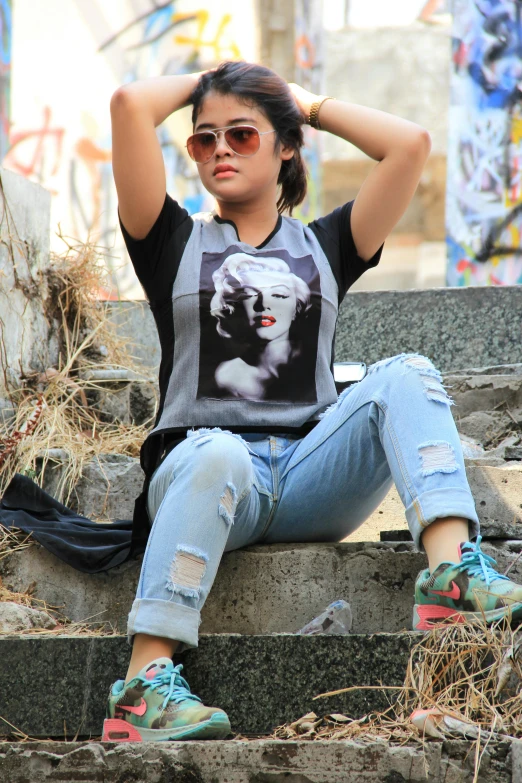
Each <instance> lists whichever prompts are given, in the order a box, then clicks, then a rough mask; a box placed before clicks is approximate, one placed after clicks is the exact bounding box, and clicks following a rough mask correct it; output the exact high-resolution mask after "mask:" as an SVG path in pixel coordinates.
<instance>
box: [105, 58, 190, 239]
mask: <svg viewBox="0 0 522 783" xmlns="http://www.w3.org/2000/svg"><path fill="white" fill-rule="evenodd" d="M200 76H201V74H200V73H191V74H185V75H183V76H159V77H157V78H154V79H144V80H143V81H137V82H131V83H130V84H126V85H124V86H123V87H119V88H118V89H117V90H116V92H115V93H114V95H113V96H112V99H111V120H112V168H113V172H114V180H115V182H116V190H117V192H118V209H119V213H120V217H121V220H122V222H123V225H124V226H125V228H126V229H127V231H128V232H129V234H130V235H131V236H132V237H133V238H134V239H143V237H145V236H146V235H147V234H148V232H149V231H150V229H151V228H152V226H153V225H154V222H155V221H156V218H157V217H158V215H159V213H160V212H161V208H162V206H163V202H164V201H165V192H166V180H165V164H164V162H163V155H162V152H161V146H160V143H159V141H158V137H157V135H156V130H155V129H156V126H158V125H160V124H161V123H162V122H163V120H165V119H166V118H167V117H168V116H169V115H170V114H172V112H174V111H176V110H177V109H180V108H181V107H182V106H186V105H187V104H188V101H189V97H190V94H191V92H192V90H193V89H194V87H195V86H196V84H197V81H198V79H199V77H200Z"/></svg>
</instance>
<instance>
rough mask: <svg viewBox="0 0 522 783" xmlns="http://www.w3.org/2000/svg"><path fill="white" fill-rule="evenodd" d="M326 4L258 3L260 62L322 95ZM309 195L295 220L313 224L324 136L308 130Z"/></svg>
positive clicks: (317, 0) (303, 0) (314, 0)
mask: <svg viewBox="0 0 522 783" xmlns="http://www.w3.org/2000/svg"><path fill="white" fill-rule="evenodd" d="M322 5H323V4H322V0H285V2H281V0H257V1H256V12H257V19H258V26H259V29H260V45H259V53H260V57H259V62H261V63H262V64H263V65H266V66H268V68H272V69H273V70H274V71H276V73H278V74H279V75H280V76H282V77H283V79H286V80H287V81H289V82H296V83H297V84H300V85H301V87H304V88H305V89H306V90H310V91H311V92H315V93H318V94H321V93H322V92H323V90H324V87H323V79H324V67H323V38H324V33H323V16H322V10H323V9H322ZM304 134H305V148H304V154H303V157H304V160H305V163H306V166H307V168H308V175H309V176H308V195H307V198H306V200H305V201H304V202H303V204H301V205H300V207H299V208H298V209H296V210H294V217H297V218H300V219H301V220H303V221H305V222H306V221H310V220H313V219H314V218H315V217H318V216H319V215H320V214H321V166H320V161H321V139H322V134H321V132H320V131H316V130H314V129H313V128H310V127H309V126H305V127H304Z"/></svg>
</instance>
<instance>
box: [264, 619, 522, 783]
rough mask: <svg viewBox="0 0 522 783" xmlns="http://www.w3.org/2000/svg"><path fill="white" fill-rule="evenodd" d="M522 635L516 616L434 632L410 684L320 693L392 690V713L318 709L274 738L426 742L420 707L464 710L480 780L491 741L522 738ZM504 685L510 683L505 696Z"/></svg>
mask: <svg viewBox="0 0 522 783" xmlns="http://www.w3.org/2000/svg"><path fill="white" fill-rule="evenodd" d="M521 633H522V631H513V630H512V628H511V626H510V622H509V618H507V619H504V620H502V621H500V622H498V623H496V624H494V625H491V626H488V625H486V623H485V622H483V621H477V622H474V623H469V624H455V625H450V626H448V627H444V628H439V629H435V630H432V631H430V632H429V633H427V634H425V635H424V636H423V638H422V639H421V641H420V642H418V643H417V644H416V645H415V646H414V647H413V648H412V651H411V654H410V657H409V661H408V666H407V671H406V677H405V681H404V685H402V686H398V687H394V686H393V687H390V686H388V687H386V686H362V687H361V686H354V687H352V688H342V689H340V690H338V691H331V692H329V693H323V694H320V695H318V696H316V697H315V699H321V698H323V697H326V696H333V695H337V694H340V693H347V692H349V691H357V690H370V689H374V690H385V691H387V692H389V693H390V696H395V699H394V700H393V702H392V703H391V705H390V707H389V708H388V709H387V710H385V711H384V712H381V713H373V714H369V715H365V716H364V717H362V718H360V719H358V720H354V719H352V718H351V717H349V716H347V715H341V714H330V715H325V716H324V717H318V716H317V715H316V714H315V713H313V712H312V713H308V714H307V715H305V716H303V717H302V718H300V719H299V720H297V721H294V722H293V723H289V724H285V725H282V726H278V727H277V728H276V729H275V730H274V732H273V734H272V738H274V739H293V740H295V739H305V740H315V739H321V740H323V739H328V740H338V739H349V740H357V741H358V742H362V743H370V742H375V741H376V740H377V741H379V740H380V741H385V742H388V743H392V744H401V745H402V744H406V743H414V744H424V742H425V741H426V737H425V736H423V735H422V734H420V733H419V731H418V730H417V728H416V727H415V726H414V725H413V723H412V722H411V720H410V716H411V714H412V712H413V711H414V710H425V709H430V708H434V707H436V708H438V709H440V710H441V711H443V712H444V713H451V715H455V714H457V715H458V716H459V718H460V720H461V721H462V722H463V723H465V724H470V729H471V728H473V727H474V731H475V733H476V735H477V737H476V739H475V740H474V741H473V742H471V743H470V752H471V751H474V752H475V776H474V779H475V780H476V779H477V776H478V771H479V768H480V760H481V757H482V754H483V752H484V749H485V745H484V743H486V744H487V743H488V742H489V741H491V739H510V738H512V737H517V738H519V737H522V696H521V694H520V687H521V683H522V669H521V658H522V655H519V656H518V657H517V650H518V649H519V647H520V639H521ZM510 653H511V655H510ZM506 661H508V663H506ZM509 675H511V676H509ZM503 683H504V684H505V686H506V685H507V687H504V688H503V689H502V691H501V692H500V694H499V695H497V693H498V691H499V690H500V687H501V686H502V684H503ZM454 736H459V735H458V734H455V735H454ZM462 736H463V735H462V734H460V738H462Z"/></svg>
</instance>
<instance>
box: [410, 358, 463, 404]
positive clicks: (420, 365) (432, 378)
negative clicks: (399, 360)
mask: <svg viewBox="0 0 522 783" xmlns="http://www.w3.org/2000/svg"><path fill="white" fill-rule="evenodd" d="M404 364H408V365H409V366H410V367H414V368H415V369H416V370H418V372H419V374H420V376H421V380H422V385H423V387H424V392H425V394H426V396H427V398H428V400H432V401H433V402H440V403H442V404H444V405H454V404H455V403H454V401H453V400H452V399H451V397H450V396H449V394H448V393H447V391H446V389H445V388H444V384H443V383H442V374H441V372H440V370H437V368H436V367H435V366H434V365H433V363H432V362H431V361H430V359H428V358H427V357H426V356H421V355H417V354H415V355H413V356H408V357H406V358H405V359H404Z"/></svg>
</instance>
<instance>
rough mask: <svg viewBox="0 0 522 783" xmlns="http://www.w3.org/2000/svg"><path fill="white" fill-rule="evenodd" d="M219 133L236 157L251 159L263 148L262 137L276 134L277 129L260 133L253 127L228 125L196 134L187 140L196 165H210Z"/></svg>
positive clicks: (189, 151) (188, 148)
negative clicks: (267, 134)
mask: <svg viewBox="0 0 522 783" xmlns="http://www.w3.org/2000/svg"><path fill="white" fill-rule="evenodd" d="M218 133H222V134H223V136H224V137H225V144H226V145H227V147H228V148H229V149H231V150H232V152H235V153H236V155H240V156H241V157H242V158H250V156H251V155H255V154H256V152H257V151H258V150H259V147H260V146H261V138H260V137H261V136H264V135H265V134H266V133H275V128H273V129H272V130H269V131H262V132H260V131H258V129H257V128H255V127H254V126H253V125H227V126H225V127H224V128H216V129H215V130H204V131H199V132H198V133H194V134H193V135H192V136H189V138H188V139H187V151H188V154H189V155H190V157H191V158H192V160H194V161H196V163H208V161H209V160H210V159H211V158H212V157H213V155H214V153H215V151H216V148H217V145H218Z"/></svg>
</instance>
